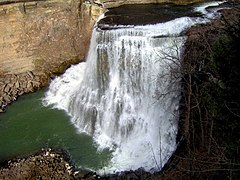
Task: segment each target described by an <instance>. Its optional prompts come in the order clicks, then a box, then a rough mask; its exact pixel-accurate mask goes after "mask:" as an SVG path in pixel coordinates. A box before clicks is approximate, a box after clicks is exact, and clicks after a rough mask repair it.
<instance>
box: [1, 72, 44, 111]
mask: <svg viewBox="0 0 240 180" xmlns="http://www.w3.org/2000/svg"><path fill="white" fill-rule="evenodd" d="M47 84H48V77H47V76H46V75H44V74H42V73H37V72H34V71H28V72H25V73H20V74H6V75H2V76H0V112H4V110H5V108H6V106H7V105H9V104H10V103H12V102H14V101H16V100H17V98H18V97H19V96H21V95H23V94H27V93H31V92H35V91H37V90H39V89H41V88H42V87H44V86H46V85H47Z"/></svg>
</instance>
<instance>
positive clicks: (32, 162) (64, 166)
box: [0, 149, 74, 180]
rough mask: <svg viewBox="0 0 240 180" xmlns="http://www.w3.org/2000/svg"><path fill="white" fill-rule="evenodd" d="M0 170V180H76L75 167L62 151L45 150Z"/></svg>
mask: <svg viewBox="0 0 240 180" xmlns="http://www.w3.org/2000/svg"><path fill="white" fill-rule="evenodd" d="M2 166H3V167H2V168H0V179H3V180H5V179H6V180H16V179H19V180H20V179H42V180H43V179H74V177H73V167H72V166H71V165H70V164H69V163H68V158H67V156H66V155H65V154H64V153H63V152H61V151H52V150H51V149H43V150H42V151H41V152H38V153H36V154H35V155H32V156H29V157H27V158H17V159H14V160H10V161H8V162H5V164H3V165H2Z"/></svg>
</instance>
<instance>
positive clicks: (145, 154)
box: [43, 8, 213, 173]
mask: <svg viewBox="0 0 240 180" xmlns="http://www.w3.org/2000/svg"><path fill="white" fill-rule="evenodd" d="M200 10H201V11H202V12H205V9H204V11H203V9H201V8H200ZM209 17H213V16H212V15H211V16H208V18H209ZM208 18H206V17H204V18H199V17H198V18H189V17H182V18H178V19H175V20H172V21H169V22H166V23H160V24H156V25H145V26H134V27H123V28H119V29H116V28H115V29H112V30H101V29H98V28H97V27H95V29H94V31H93V34H92V39H91V45H90V50H89V54H88V58H87V62H86V63H80V64H78V65H75V66H72V67H71V68H69V69H68V70H67V71H66V72H65V74H64V75H63V76H61V77H57V78H56V79H55V80H53V81H52V83H51V84H50V87H49V91H48V92H47V93H46V97H45V99H44V100H43V103H44V104H45V105H53V107H55V108H59V109H64V110H65V111H66V112H67V113H68V114H69V115H70V116H71V121H72V122H73V124H74V125H75V126H76V127H77V128H78V130H79V131H80V132H85V133H87V134H89V135H91V136H92V137H93V138H94V140H95V142H96V143H97V145H98V147H99V150H101V149H104V148H109V149H111V150H112V151H113V155H112V159H111V162H110V163H109V164H108V165H107V166H106V167H104V168H103V169H102V171H104V172H105V173H106V172H107V173H111V172H115V171H123V170H136V169H138V168H140V167H143V168H144V169H145V170H147V171H156V170H160V169H161V168H162V167H163V165H164V164H165V163H166V162H167V161H168V159H169V158H170V156H171V155H172V153H173V152H174V151H175V149H176V146H177V144H176V135H177V129H178V126H177V124H178V116H179V111H178V107H179V100H180V81H181V73H180V60H181V53H182V52H183V45H184V42H185V37H184V36H181V35H180V34H181V33H182V32H183V31H184V30H185V29H186V28H188V27H190V26H192V25H194V24H196V23H204V22H207V21H208V20H209V19H208ZM100 171H101V170H100Z"/></svg>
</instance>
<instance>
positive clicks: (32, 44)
mask: <svg viewBox="0 0 240 180" xmlns="http://www.w3.org/2000/svg"><path fill="white" fill-rule="evenodd" d="M101 13H102V9H101V8H99V7H97V6H93V5H91V6H90V5H88V4H81V2H80V1H77V0H66V1H59V0H49V1H32V2H20V3H12V4H6V5H1V6H0V32H1V33H0V73H2V74H3V73H4V74H6V73H11V74H12V73H22V72H26V71H32V70H40V71H44V72H45V71H46V72H52V71H58V68H59V66H61V65H62V64H63V65H65V64H67V63H69V62H76V61H77V60H79V59H84V57H85V55H86V52H87V49H88V44H89V40H90V36H91V29H92V28H91V27H92V26H93V24H94V23H95V21H96V18H97V17H98V16H99V15H100V14H101Z"/></svg>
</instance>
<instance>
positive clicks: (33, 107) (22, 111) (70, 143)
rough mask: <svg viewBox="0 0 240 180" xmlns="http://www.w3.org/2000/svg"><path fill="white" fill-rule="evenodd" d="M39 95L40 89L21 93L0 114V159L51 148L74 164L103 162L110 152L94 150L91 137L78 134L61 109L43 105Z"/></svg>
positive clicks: (86, 165)
mask: <svg viewBox="0 0 240 180" xmlns="http://www.w3.org/2000/svg"><path fill="white" fill-rule="evenodd" d="M43 96H44V91H39V92H36V93H32V94H28V95H24V96H22V97H20V98H19V99H18V101H17V102H14V103H13V104H12V105H10V106H9V107H8V108H7V112H6V113H2V114H0V162H3V161H5V160H7V159H11V158H13V157H16V156H20V157H21V156H25V155H28V154H31V153H32V152H34V151H37V150H39V149H40V148H42V147H51V148H55V149H56V148H61V149H64V150H65V151H67V152H68V153H69V154H70V156H71V158H72V161H73V163H74V164H76V165H77V166H78V167H82V168H91V169H94V170H96V169H99V168H101V167H103V166H104V165H106V164H107V163H108V161H109V159H110V156H111V155H110V152H109V151H107V150H105V151H103V152H98V151H97V148H96V147H95V146H94V142H93V139H92V138H91V137H90V136H88V135H86V134H80V133H78V132H77V130H76V128H75V127H74V126H73V125H72V124H71V123H70V120H69V117H68V116H67V115H66V114H65V113H64V112H63V111H59V110H55V109H50V108H47V107H43V106H42V104H41V98H42V97H43Z"/></svg>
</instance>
